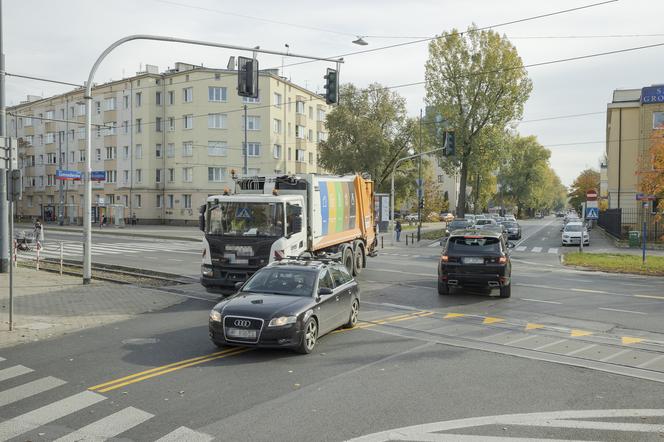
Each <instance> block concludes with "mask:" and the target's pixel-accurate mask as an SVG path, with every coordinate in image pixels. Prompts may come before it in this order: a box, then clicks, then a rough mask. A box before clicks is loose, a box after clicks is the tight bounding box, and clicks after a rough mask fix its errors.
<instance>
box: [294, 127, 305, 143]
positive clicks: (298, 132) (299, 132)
mask: <svg viewBox="0 0 664 442" xmlns="http://www.w3.org/2000/svg"><path fill="white" fill-rule="evenodd" d="M304 131H305V129H304V126H300V125H299V124H296V125H295V138H299V139H301V140H304Z"/></svg>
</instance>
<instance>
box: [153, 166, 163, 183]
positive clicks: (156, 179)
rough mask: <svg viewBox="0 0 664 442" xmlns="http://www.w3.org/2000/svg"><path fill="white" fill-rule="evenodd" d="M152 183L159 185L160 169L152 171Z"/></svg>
mask: <svg viewBox="0 0 664 442" xmlns="http://www.w3.org/2000/svg"><path fill="white" fill-rule="evenodd" d="M154 182H155V183H161V169H155V170H154Z"/></svg>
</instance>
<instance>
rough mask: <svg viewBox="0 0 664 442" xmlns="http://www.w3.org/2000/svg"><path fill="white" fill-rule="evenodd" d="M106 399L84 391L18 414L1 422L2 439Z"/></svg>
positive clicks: (10, 437) (0, 434)
mask: <svg viewBox="0 0 664 442" xmlns="http://www.w3.org/2000/svg"><path fill="white" fill-rule="evenodd" d="M105 399H106V397H105V396H102V395H100V394H97V393H93V392H92V391H84V392H82V393H78V394H75V395H73V396H69V397H67V398H65V399H61V400H59V401H57V402H53V403H51V404H48V405H46V406H43V407H41V408H37V409H36V410H32V411H29V412H27V413H25V414H22V415H20V416H16V417H15V418H13V419H9V420H6V421H4V422H1V423H0V440H3V441H4V440H7V439H12V438H14V437H16V436H20V435H21V434H24V433H27V432H28V431H32V430H35V429H37V428H39V427H41V426H42V425H46V424H48V423H50V422H53V421H55V420H58V419H60V418H62V417H64V416H67V415H70V414H72V413H74V412H76V411H79V410H82V409H84V408H86V407H89V406H90V405H94V404H96V403H97V402H101V401H103V400H105Z"/></svg>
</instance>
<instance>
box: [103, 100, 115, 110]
mask: <svg viewBox="0 0 664 442" xmlns="http://www.w3.org/2000/svg"><path fill="white" fill-rule="evenodd" d="M104 110H107V111H112V110H115V97H110V98H105V99H104Z"/></svg>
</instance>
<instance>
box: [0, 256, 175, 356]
mask: <svg viewBox="0 0 664 442" xmlns="http://www.w3.org/2000/svg"><path fill="white" fill-rule="evenodd" d="M0 287H2V288H1V289H0V348H2V347H10V346H14V345H18V344H22V343H26V342H32V341H40V340H43V339H51V338H55V337H57V336H61V335H64V334H67V333H72V332H77V331H80V330H82V329H85V328H90V327H96V326H98V325H103V324H108V323H111V322H118V321H123V320H125V319H129V318H131V317H132V316H134V315H137V314H140V313H146V312H150V311H154V310H160V309H163V308H166V307H169V306H171V305H175V304H178V303H180V302H182V301H183V300H184V299H185V298H183V297H180V296H177V295H174V294H172V293H167V292H162V291H159V290H157V289H147V288H141V287H136V286H133V285H124V284H114V283H109V282H103V281H93V282H92V284H90V285H83V284H82V283H81V278H80V277H74V276H66V275H63V276H60V275H58V274H57V273H51V272H46V271H37V270H34V269H30V268H25V267H16V268H14V331H11V332H10V331H9V274H7V273H2V274H0Z"/></svg>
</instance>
